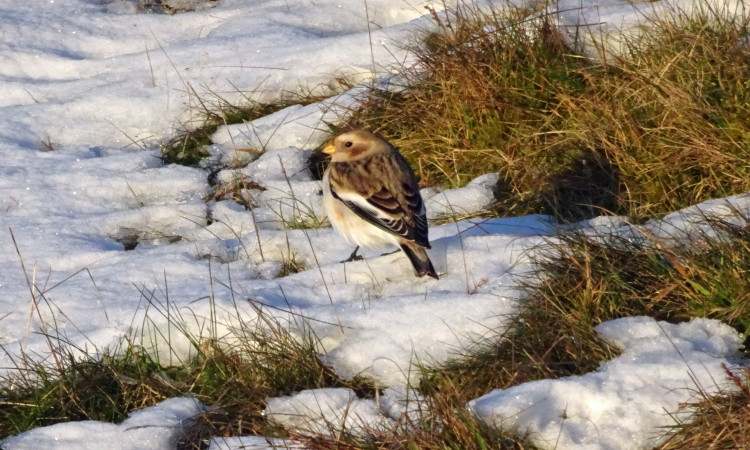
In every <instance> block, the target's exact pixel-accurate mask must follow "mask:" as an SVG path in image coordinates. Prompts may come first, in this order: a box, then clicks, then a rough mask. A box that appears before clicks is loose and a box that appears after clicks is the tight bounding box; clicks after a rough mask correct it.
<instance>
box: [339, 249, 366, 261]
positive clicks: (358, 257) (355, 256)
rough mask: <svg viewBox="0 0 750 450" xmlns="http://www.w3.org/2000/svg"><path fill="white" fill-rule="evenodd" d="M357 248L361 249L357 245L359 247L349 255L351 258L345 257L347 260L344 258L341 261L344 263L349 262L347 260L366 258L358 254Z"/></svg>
mask: <svg viewBox="0 0 750 450" xmlns="http://www.w3.org/2000/svg"><path fill="white" fill-rule="evenodd" d="M357 250H359V246H357V248H355V249H354V251H353V252H352V254H351V255H349V258H347V259H345V260H343V261H341V262H342V263H347V262H352V261H362V260H363V259H365V258H363V257H362V255H358V254H357Z"/></svg>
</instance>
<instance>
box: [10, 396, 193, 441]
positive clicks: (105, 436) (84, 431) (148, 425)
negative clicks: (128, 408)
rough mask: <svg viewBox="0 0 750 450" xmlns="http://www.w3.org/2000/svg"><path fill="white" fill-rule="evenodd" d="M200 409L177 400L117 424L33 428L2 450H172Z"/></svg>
mask: <svg viewBox="0 0 750 450" xmlns="http://www.w3.org/2000/svg"><path fill="white" fill-rule="evenodd" d="M202 411H203V405H201V404H200V402H198V401H197V400H195V399H192V398H185V397H178V398H170V399H167V400H164V401H163V402H161V403H159V404H157V405H155V406H152V407H150V408H145V409H142V410H140V411H134V412H132V413H130V415H129V417H128V418H127V419H126V420H125V421H124V422H122V423H120V424H117V425H116V424H113V423H106V422H97V421H94V420H87V421H83V422H68V423H58V424H56V425H50V426H47V427H41V428H36V429H33V430H31V431H27V432H25V433H21V434H19V435H18V436H14V437H11V438H9V439H7V440H6V441H4V442H3V449H5V450H37V449H40V448H70V449H73V448H75V449H81V450H85V449H91V450H95V449H101V448H107V449H111V450H138V449H144V448H154V449H157V448H175V446H176V445H177V440H178V439H179V438H180V437H182V436H183V433H184V431H185V429H186V427H187V426H188V425H190V423H191V422H192V421H193V420H194V419H196V418H198V416H200V414H201V412H202Z"/></svg>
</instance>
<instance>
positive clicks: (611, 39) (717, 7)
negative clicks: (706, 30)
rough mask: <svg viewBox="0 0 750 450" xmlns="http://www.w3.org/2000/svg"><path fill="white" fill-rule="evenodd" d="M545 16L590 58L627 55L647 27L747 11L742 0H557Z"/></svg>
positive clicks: (740, 14)
mask: <svg viewBox="0 0 750 450" xmlns="http://www.w3.org/2000/svg"><path fill="white" fill-rule="evenodd" d="M545 15H547V17H549V18H551V19H552V20H553V23H554V24H555V26H556V27H557V29H558V30H560V32H561V33H560V34H561V36H562V37H563V38H564V39H565V40H566V42H567V43H568V45H570V46H571V47H573V48H575V49H576V50H577V51H579V52H582V53H584V54H586V55H587V56H589V57H591V58H594V59H609V58H611V57H615V58H616V57H622V56H626V57H627V56H628V54H629V49H631V48H633V46H637V41H638V39H639V38H640V37H641V36H643V33H644V30H646V31H645V32H648V31H647V30H648V29H649V28H650V27H659V26H661V25H662V24H665V23H677V22H679V21H680V20H681V19H684V18H686V17H696V16H697V15H701V16H704V17H708V18H710V19H718V20H733V19H735V18H737V17H747V10H746V7H745V2H744V1H742V0H702V1H693V0H661V1H655V2H649V1H633V2H631V1H616V2H612V1H609V0H559V1H558V2H556V3H554V4H552V5H551V6H549V7H548V8H547V9H546V11H545Z"/></svg>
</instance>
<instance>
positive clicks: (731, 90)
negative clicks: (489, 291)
mask: <svg viewBox="0 0 750 450" xmlns="http://www.w3.org/2000/svg"><path fill="white" fill-rule="evenodd" d="M436 20H438V21H439V22H438V24H439V27H440V31H439V32H437V33H433V34H430V35H428V36H426V37H425V40H424V43H423V44H421V45H420V46H418V47H417V48H416V50H415V51H416V53H417V56H418V58H419V63H420V69H419V70H414V69H411V70H407V71H406V72H405V74H404V82H403V86H402V87H403V90H402V91H399V92H385V91H377V90H376V91H373V92H372V93H371V95H370V98H369V101H368V102H367V103H366V104H365V106H364V107H363V108H362V109H361V110H359V111H357V112H356V114H355V117H354V118H353V120H352V121H351V123H350V124H349V125H350V126H362V127H366V128H370V129H373V130H376V131H378V132H380V133H382V134H384V135H385V136H386V137H387V138H389V139H390V140H391V141H392V142H393V143H394V144H395V145H397V146H398V147H400V149H401V151H402V153H403V154H404V155H405V156H406V157H407V158H408V159H409V160H410V162H411V163H412V165H413V166H414V167H415V168H416V170H417V171H418V173H419V175H420V176H421V178H422V183H423V184H425V185H435V184H442V185H447V186H450V187H456V186H461V185H463V184H465V183H466V182H468V181H469V180H471V179H472V178H474V177H476V176H478V175H480V174H484V173H487V172H491V171H497V172H499V173H500V174H501V182H500V183H499V184H498V187H497V192H496V194H497V199H498V210H499V211H500V212H501V213H504V214H523V213H532V212H533V213H538V212H544V213H550V214H554V215H556V216H557V217H559V218H563V219H578V218H581V217H590V216H592V215H599V214H601V213H602V212H603V211H612V212H615V213H619V214H628V215H631V216H633V217H644V216H652V215H654V214H659V213H665V212H668V211H673V210H675V209H679V208H681V207H685V206H688V205H691V204H694V203H697V202H700V201H702V200H706V199H708V198H715V197H721V196H726V195H730V194H736V193H739V192H745V191H748V190H750V162H748V161H750V134H749V133H748V131H747V130H748V129H750V85H748V79H750V46H748V45H746V44H742V42H743V40H746V39H747V37H748V36H749V35H750V33H749V32H748V22H747V18H743V19H740V20H737V21H736V22H731V23H730V22H728V21H726V20H723V19H720V18H718V17H707V18H695V19H693V20H692V21H688V22H687V23H682V24H679V25H678V24H675V23H671V22H666V21H665V22H662V23H655V24H650V26H651V27H652V31H651V32H649V33H648V35H647V36H646V37H644V38H643V39H640V40H639V41H638V42H633V43H630V44H626V48H627V49H628V50H629V52H630V53H631V57H629V58H621V59H619V60H614V61H612V62H610V63H609V64H600V63H597V62H594V61H590V60H588V59H586V58H584V57H581V56H579V55H575V54H572V53H571V52H570V51H569V50H568V49H567V48H566V47H565V46H564V45H562V43H561V40H560V38H559V37H558V36H557V34H556V33H555V31H554V30H553V29H552V28H551V27H550V26H547V25H544V24H543V25H541V26H535V25H533V24H531V23H528V22H524V21H523V20H524V19H522V18H521V17H520V16H519V17H516V18H512V17H511V18H507V16H503V17H502V18H501V17H499V16H496V15H493V14H488V13H477V12H476V11H471V10H470V9H466V8H464V9H460V10H458V11H456V12H454V15H453V18H452V19H451V20H450V21H444V20H440V19H437V16H436ZM627 45H630V47H627Z"/></svg>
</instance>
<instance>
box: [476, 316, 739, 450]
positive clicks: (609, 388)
mask: <svg viewBox="0 0 750 450" xmlns="http://www.w3.org/2000/svg"><path fill="white" fill-rule="evenodd" d="M596 331H597V332H598V333H599V335H600V336H601V337H602V338H604V339H605V340H607V341H608V342H610V343H612V344H615V345H617V346H618V347H620V348H621V349H622V350H623V353H622V355H620V356H618V357H616V358H614V359H613V360H611V361H607V362H604V363H602V364H601V366H600V367H599V370H597V371H596V372H593V373H589V374H586V375H582V376H577V377H566V378H562V379H559V380H541V381H534V382H529V383H524V384H521V385H519V386H514V387H511V388H508V389H505V390H496V391H493V392H491V393H489V394H487V395H485V396H483V397H480V398H478V399H476V400H472V401H471V402H470V403H469V408H470V409H471V410H472V411H473V412H474V413H475V414H476V415H477V417H479V418H481V419H482V420H484V421H486V422H488V423H491V424H494V425H497V426H501V427H503V428H504V429H511V430H516V431H519V432H520V433H521V434H522V435H523V434H525V433H528V436H529V438H530V439H531V440H532V442H533V443H534V444H535V445H538V446H540V447H541V448H577V449H578V448H580V449H600V448H601V449H630V448H652V447H653V446H656V445H658V444H659V443H660V442H661V441H663V440H664V439H665V438H666V437H667V435H666V432H665V431H664V427H668V426H670V425H674V424H675V413H677V410H678V408H679V406H680V404H681V403H685V402H688V401H691V400H695V399H696V398H698V391H699V390H700V392H702V393H704V394H705V395H709V396H710V395H712V394H715V393H717V392H718V391H720V390H721V389H722V387H724V388H725V389H726V388H727V386H726V385H725V386H722V384H723V383H724V382H725V381H726V376H725V373H724V370H723V369H722V367H721V364H726V365H728V366H731V360H730V359H731V357H732V356H734V355H735V354H736V352H737V349H738V348H739V347H740V345H741V343H742V338H741V336H740V335H739V334H738V333H737V331H735V330H734V329H733V328H731V327H729V326H727V325H724V324H721V323H719V322H717V321H714V320H707V319H693V320H692V321H691V322H689V323H681V324H677V325H672V324H669V323H665V322H657V321H655V320H653V319H651V318H648V317H631V318H623V319H618V320H613V321H610V322H605V323H602V324H600V325H598V326H597V327H596ZM660 429H661V430H662V431H660Z"/></svg>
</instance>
